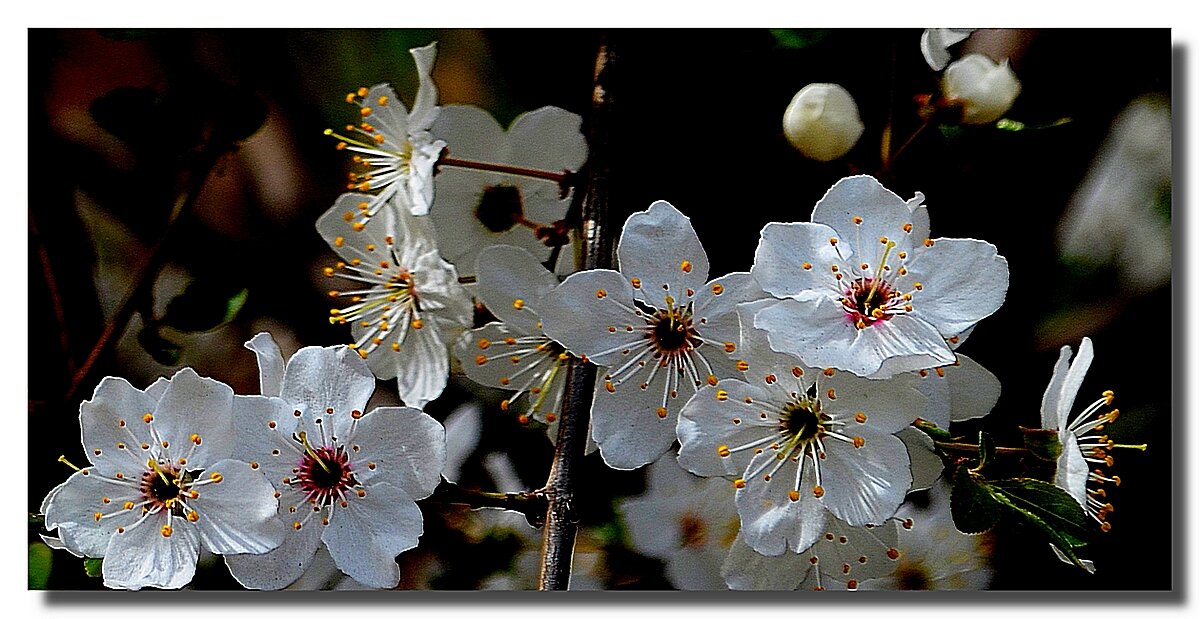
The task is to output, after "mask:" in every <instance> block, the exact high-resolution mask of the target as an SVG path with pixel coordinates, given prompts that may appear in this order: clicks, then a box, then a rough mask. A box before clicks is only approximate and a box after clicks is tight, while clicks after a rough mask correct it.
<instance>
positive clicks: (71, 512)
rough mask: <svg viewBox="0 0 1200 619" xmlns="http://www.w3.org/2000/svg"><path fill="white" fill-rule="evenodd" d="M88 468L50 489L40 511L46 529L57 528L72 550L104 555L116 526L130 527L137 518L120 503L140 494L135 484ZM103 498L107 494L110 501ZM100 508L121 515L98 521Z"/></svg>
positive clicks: (96, 555)
mask: <svg viewBox="0 0 1200 619" xmlns="http://www.w3.org/2000/svg"><path fill="white" fill-rule="evenodd" d="M85 470H86V471H87V472H88V474H86V475H85V474H84V473H83V471H78V472H76V473H74V474H73V475H71V476H70V477H68V478H67V481H65V482H63V483H61V484H59V485H58V486H56V487H55V488H54V489H53V490H51V491H50V493H49V494H47V495H46V498H45V500H43V501H42V507H41V512H42V513H43V514H45V515H46V525H45V526H46V530H48V531H52V530H54V529H55V528H57V529H58V535H59V538H60V539H61V540H62V543H63V545H64V546H66V547H67V549H68V550H70V551H71V552H72V553H74V554H79V555H83V556H86V557H103V556H104V554H105V552H106V550H107V549H108V543H109V541H110V540H111V538H112V536H113V535H115V531H116V530H117V527H121V526H125V527H128V526H130V525H132V524H133V523H134V522H135V521H136V520H137V516H136V514H135V513H134V512H132V511H130V512H125V513H121V512H123V511H124V510H122V509H121V507H120V506H121V504H123V503H124V502H125V501H137V500H138V499H139V494H138V491H137V488H136V486H134V485H133V484H128V485H118V484H114V483H112V482H111V480H107V481H106V480H103V479H100V473H99V471H98V470H97V469H95V468H91V469H85ZM102 497H108V499H109V503H104V502H103V501H102ZM97 511H99V512H101V513H103V514H105V515H108V514H118V515H116V516H109V517H107V518H104V519H102V520H100V521H97V520H96V519H95V514H96V512H97Z"/></svg>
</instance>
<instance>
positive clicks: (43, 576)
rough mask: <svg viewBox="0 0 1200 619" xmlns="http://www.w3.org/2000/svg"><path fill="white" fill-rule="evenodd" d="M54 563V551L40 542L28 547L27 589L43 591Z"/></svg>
mask: <svg viewBox="0 0 1200 619" xmlns="http://www.w3.org/2000/svg"><path fill="white" fill-rule="evenodd" d="M53 563H54V551H53V550H50V547H49V546H47V545H45V544H42V543H40V542H38V543H33V544H30V545H29V588H30V589H45V588H46V582H47V581H49V580H50V566H51V564H53Z"/></svg>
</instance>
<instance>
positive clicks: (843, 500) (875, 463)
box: [821, 425, 912, 526]
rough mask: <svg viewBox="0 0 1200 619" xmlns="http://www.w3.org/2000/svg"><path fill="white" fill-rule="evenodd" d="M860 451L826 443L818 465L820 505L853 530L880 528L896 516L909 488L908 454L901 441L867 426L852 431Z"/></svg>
mask: <svg viewBox="0 0 1200 619" xmlns="http://www.w3.org/2000/svg"><path fill="white" fill-rule="evenodd" d="M854 431H855V432H856V434H857V435H858V436H861V437H862V438H863V439H864V444H863V447H861V448H857V447H854V446H852V445H850V444H848V443H843V442H841V441H836V440H826V441H825V449H826V451H827V452H828V454H829V455H828V457H827V458H826V459H825V460H823V461H822V462H821V481H822V485H823V486H824V488H825V497H824V498H823V499H822V501H823V502H824V504H825V507H826V508H827V509H828V510H829V511H830V512H832V513H833V515H835V516H837V517H838V518H840V519H842V520H844V521H846V523H848V524H850V525H852V526H862V525H867V524H871V525H878V524H883V523H884V521H886V520H887V519H888V518H891V517H892V515H893V514H895V513H896V509H897V508H898V507H900V503H902V502H903V501H904V495H905V494H906V493H907V492H908V488H909V486H911V485H912V472H911V471H910V469H909V461H908V450H907V449H906V448H905V446H904V443H903V442H901V440H900V439H898V438H896V437H895V436H892V435H891V434H885V433H883V432H876V431H875V430H874V429H873V428H871V427H869V426H865V425H864V426H859V427H856V428H855V429H854Z"/></svg>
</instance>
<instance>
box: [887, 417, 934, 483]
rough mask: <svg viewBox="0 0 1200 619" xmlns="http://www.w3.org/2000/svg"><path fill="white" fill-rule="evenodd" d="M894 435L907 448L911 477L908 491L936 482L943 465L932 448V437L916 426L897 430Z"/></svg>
mask: <svg viewBox="0 0 1200 619" xmlns="http://www.w3.org/2000/svg"><path fill="white" fill-rule="evenodd" d="M896 437H897V438H899V439H900V440H901V441H904V446H905V448H907V449H908V459H909V463H910V464H911V469H912V477H913V480H912V487H911V488H909V492H915V491H917V490H925V489H928V488H930V487H932V486H933V485H934V484H935V483H937V480H938V479H940V478H941V476H942V471H943V469H944V468H945V465H943V464H942V458H941V457H940V456H938V455H937V451H936V450H935V449H934V445H933V439H932V438H929V435H928V434H925V433H924V432H922V431H920V430H918V429H916V428H905V429H903V430H901V431H899V432H897V433H896Z"/></svg>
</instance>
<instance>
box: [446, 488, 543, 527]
mask: <svg viewBox="0 0 1200 619" xmlns="http://www.w3.org/2000/svg"><path fill="white" fill-rule="evenodd" d="M425 500H426V501H428V502H431V503H446V504H450V505H465V506H467V507H470V508H471V509H486V508H497V509H506V510H508V511H513V512H519V513H521V514H524V515H525V520H527V521H529V524H530V525H532V526H535V527H537V526H541V525H542V522H543V520H544V519H545V517H546V497H545V495H544V493H543V492H542V491H541V490H531V491H529V492H483V491H480V490H470V489H467V488H463V487H462V486H459V485H458V484H456V483H454V482H451V481H448V480H446V479H445V478H443V479H442V482H441V483H440V484H439V485H438V487H437V488H436V489H435V490H434V491H433V494H431V495H430V496H429V498H427V499H425Z"/></svg>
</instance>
